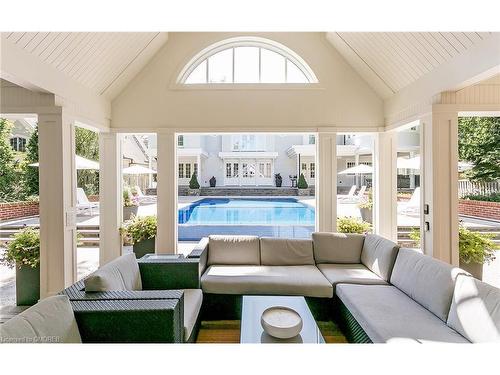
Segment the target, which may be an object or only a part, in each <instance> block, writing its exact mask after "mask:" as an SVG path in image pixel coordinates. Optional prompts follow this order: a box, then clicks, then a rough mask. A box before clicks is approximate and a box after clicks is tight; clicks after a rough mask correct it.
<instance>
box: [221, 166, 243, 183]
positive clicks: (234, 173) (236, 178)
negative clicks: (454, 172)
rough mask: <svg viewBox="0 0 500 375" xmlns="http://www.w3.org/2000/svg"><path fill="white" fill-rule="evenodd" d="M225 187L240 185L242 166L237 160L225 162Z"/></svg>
mask: <svg viewBox="0 0 500 375" xmlns="http://www.w3.org/2000/svg"><path fill="white" fill-rule="evenodd" d="M224 164H225V169H224V170H225V172H224V173H225V174H224V185H226V186H237V185H239V184H240V165H239V163H238V161H237V160H226V161H225V163H224Z"/></svg>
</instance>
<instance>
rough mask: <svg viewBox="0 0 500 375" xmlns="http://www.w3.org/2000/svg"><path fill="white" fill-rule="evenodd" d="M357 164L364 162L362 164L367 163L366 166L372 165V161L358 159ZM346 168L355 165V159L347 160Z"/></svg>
mask: <svg viewBox="0 0 500 375" xmlns="http://www.w3.org/2000/svg"><path fill="white" fill-rule="evenodd" d="M358 164H364V165H368V166H370V167H371V166H372V162H371V161H360V162H359V163H358ZM346 166H347V168H352V167H355V166H356V162H355V161H348V162H347V164H346Z"/></svg>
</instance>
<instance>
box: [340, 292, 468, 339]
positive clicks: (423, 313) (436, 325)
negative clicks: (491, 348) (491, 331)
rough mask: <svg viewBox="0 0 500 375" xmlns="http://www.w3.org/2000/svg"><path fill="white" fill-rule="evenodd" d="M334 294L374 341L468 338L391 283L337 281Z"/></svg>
mask: <svg viewBox="0 0 500 375" xmlns="http://www.w3.org/2000/svg"><path fill="white" fill-rule="evenodd" d="M337 296H338V297H339V298H340V300H341V301H342V302H343V303H344V305H345V306H346V307H347V309H348V310H349V311H350V312H351V314H352V315H353V317H354V318H355V319H356V321H357V322H358V323H359V325H360V326H361V328H363V330H364V331H365V332H366V334H367V335H368V337H370V339H371V340H372V341H373V342H374V343H385V342H401V341H414V342H421V343H423V342H450V343H461V342H468V341H467V340H466V339H465V338H464V337H463V336H461V335H459V334H458V333H457V332H455V331H454V330H452V329H451V328H450V327H448V326H447V325H446V324H445V323H444V322H443V321H441V320H440V319H439V318H437V317H436V316H435V315H434V314H432V313H431V312H429V311H428V310H427V309H425V308H424V307H422V306H421V305H420V304H418V303H417V302H415V301H413V300H412V299H411V298H409V297H408V296H407V295H406V294H404V293H403V292H401V291H400V290H399V289H397V288H396V287H394V286H391V285H355V284H338V285H337Z"/></svg>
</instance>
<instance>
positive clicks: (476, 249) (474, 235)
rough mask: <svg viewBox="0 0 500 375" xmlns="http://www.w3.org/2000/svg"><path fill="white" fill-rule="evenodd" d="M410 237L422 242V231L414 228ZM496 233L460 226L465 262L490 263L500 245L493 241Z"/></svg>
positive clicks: (460, 248) (459, 250)
mask: <svg viewBox="0 0 500 375" xmlns="http://www.w3.org/2000/svg"><path fill="white" fill-rule="evenodd" d="M409 236H410V238H411V239H412V240H414V241H415V242H416V243H417V244H420V231H418V230H416V229H412V231H411V233H410V235H409ZM493 237H495V235H494V234H489V233H481V232H473V231H471V230H469V229H467V228H465V227H464V226H463V225H460V226H459V228H458V254H459V257H460V260H461V261H462V262H464V263H467V264H469V263H479V264H485V263H490V262H491V261H493V260H494V259H495V251H496V250H499V249H500V246H498V245H497V244H495V243H494V242H493V241H492V238H493Z"/></svg>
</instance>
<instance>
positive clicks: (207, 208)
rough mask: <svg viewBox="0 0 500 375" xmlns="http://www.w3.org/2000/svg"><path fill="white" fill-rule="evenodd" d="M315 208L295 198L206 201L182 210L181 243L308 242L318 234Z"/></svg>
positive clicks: (214, 199) (180, 213)
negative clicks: (221, 238)
mask: <svg viewBox="0 0 500 375" xmlns="http://www.w3.org/2000/svg"><path fill="white" fill-rule="evenodd" d="M314 222H315V213H314V208H312V207H310V206H307V205H305V204H303V203H300V202H298V201H297V200H296V199H293V198H264V199H262V198H260V199H256V198H254V199H252V198H204V199H201V200H199V201H196V202H194V203H192V204H191V205H189V206H187V207H184V208H182V209H180V210H179V228H178V232H179V233H178V235H179V240H181V241H193V240H199V239H200V238H202V237H205V236H208V235H210V234H247V235H258V236H269V237H287V238H307V237H310V235H311V233H312V232H313V231H314Z"/></svg>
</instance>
